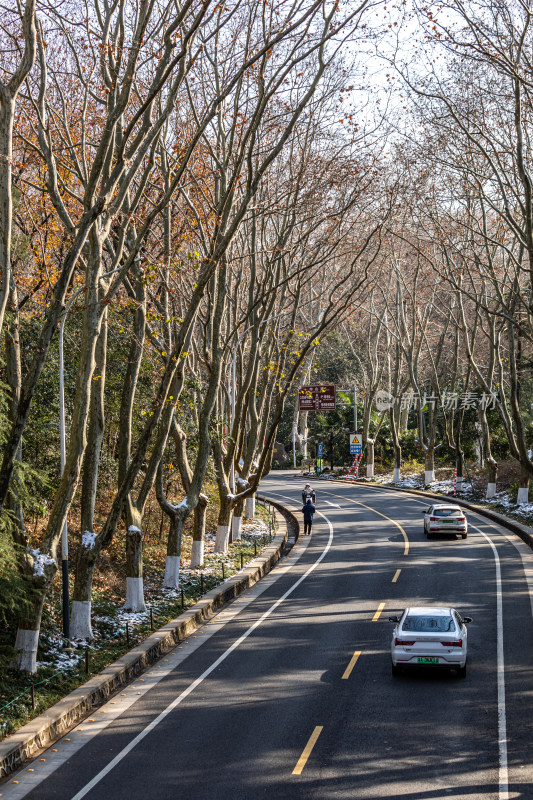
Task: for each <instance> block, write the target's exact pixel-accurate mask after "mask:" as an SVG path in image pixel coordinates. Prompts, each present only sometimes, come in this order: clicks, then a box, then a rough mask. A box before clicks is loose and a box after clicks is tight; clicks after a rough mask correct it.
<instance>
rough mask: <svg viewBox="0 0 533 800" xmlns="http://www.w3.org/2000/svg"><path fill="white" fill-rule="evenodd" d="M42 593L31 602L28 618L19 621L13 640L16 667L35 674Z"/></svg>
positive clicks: (42, 601) (42, 602) (42, 600)
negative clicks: (15, 652) (15, 636)
mask: <svg viewBox="0 0 533 800" xmlns="http://www.w3.org/2000/svg"><path fill="white" fill-rule="evenodd" d="M43 604H44V592H40V593H39V595H38V596H37V597H35V599H34V601H33V602H32V607H31V609H30V613H29V614H28V617H26V618H24V619H21V620H19V624H18V628H17V638H16V639H15V650H16V651H17V655H16V666H17V668H18V669H20V670H22V671H24V672H31V674H32V675H33V674H34V673H35V672H37V647H38V644H39V630H40V628H41V616H42V612H43Z"/></svg>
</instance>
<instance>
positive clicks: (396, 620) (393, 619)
mask: <svg viewBox="0 0 533 800" xmlns="http://www.w3.org/2000/svg"><path fill="white" fill-rule="evenodd" d="M399 621H400V617H389V622H399Z"/></svg>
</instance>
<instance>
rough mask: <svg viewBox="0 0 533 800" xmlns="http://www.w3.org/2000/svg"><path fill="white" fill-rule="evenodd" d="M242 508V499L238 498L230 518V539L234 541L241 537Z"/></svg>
mask: <svg viewBox="0 0 533 800" xmlns="http://www.w3.org/2000/svg"><path fill="white" fill-rule="evenodd" d="M243 508H244V500H239V501H238V502H237V503H235V507H234V509H233V516H232V519H231V541H232V542H236V541H237V540H238V539H240V538H241V532H242V511H243Z"/></svg>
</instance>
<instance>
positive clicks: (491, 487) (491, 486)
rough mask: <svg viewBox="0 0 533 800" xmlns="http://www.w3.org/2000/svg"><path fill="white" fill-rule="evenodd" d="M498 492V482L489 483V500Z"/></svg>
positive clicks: (487, 496) (487, 495)
mask: <svg viewBox="0 0 533 800" xmlns="http://www.w3.org/2000/svg"><path fill="white" fill-rule="evenodd" d="M495 494H496V484H495V483H487V494H486V495H485V497H486V498H487V500H490V498H491V497H494V495H495Z"/></svg>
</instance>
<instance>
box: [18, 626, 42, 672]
mask: <svg viewBox="0 0 533 800" xmlns="http://www.w3.org/2000/svg"><path fill="white" fill-rule="evenodd" d="M38 644H39V631H32V630H27V629H26V630H25V629H24V628H19V629H18V631H17V638H16V639H15V650H17V658H16V664H17V667H18V668H19V669H20V670H24V671H25V672H31V673H32V674H33V673H34V672H37V645H38Z"/></svg>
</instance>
